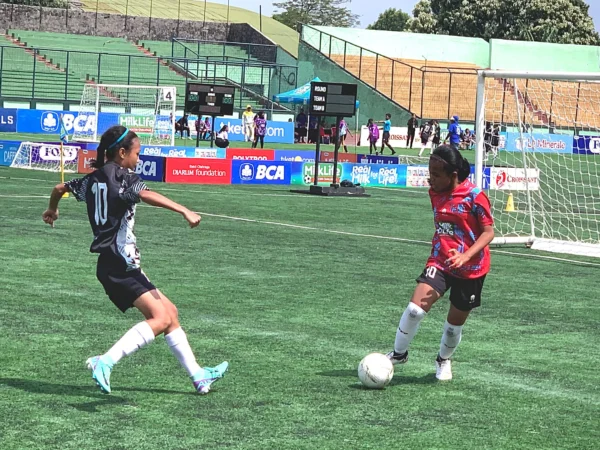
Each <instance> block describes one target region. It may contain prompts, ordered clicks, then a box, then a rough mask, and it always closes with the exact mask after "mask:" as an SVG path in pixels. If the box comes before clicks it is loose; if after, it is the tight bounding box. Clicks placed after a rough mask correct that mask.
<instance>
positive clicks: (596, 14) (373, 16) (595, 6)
mask: <svg viewBox="0 0 600 450" xmlns="http://www.w3.org/2000/svg"><path fill="white" fill-rule="evenodd" d="M209 1H212V2H214V3H224V4H227V1H228V0H209ZM276 1H277V0H276ZM278 1H283V0H278ZM417 2H418V0H383V1H379V2H376V5H377V6H374V5H373V2H372V0H350V2H349V3H348V6H349V7H350V9H351V10H352V12H354V13H355V14H358V15H359V16H360V27H361V28H366V27H367V25H369V24H371V23H373V22H375V21H376V20H377V17H378V16H379V14H380V13H382V12H383V11H385V10H386V9H387V8H400V9H401V10H402V11H404V12H406V13H408V14H410V15H412V10H413V8H414V7H415V4H417ZM229 3H230V5H231V6H238V7H240V8H245V9H250V10H252V11H256V12H258V8H259V6H261V5H262V12H263V14H265V15H268V16H270V15H272V14H273V13H274V12H275V8H274V7H273V4H272V3H271V2H267V1H265V0H229ZM586 3H587V4H588V5H590V15H591V16H592V19H593V20H594V25H595V26H596V30H598V31H600V0H587V1H586Z"/></svg>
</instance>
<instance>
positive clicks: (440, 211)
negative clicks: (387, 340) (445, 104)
mask: <svg viewBox="0 0 600 450" xmlns="http://www.w3.org/2000/svg"><path fill="white" fill-rule="evenodd" d="M470 172H471V167H470V165H469V162H468V161H467V160H466V159H465V158H463V156H462V155H461V153H460V152H459V151H458V150H456V149H455V148H452V147H450V146H448V145H442V146H440V147H438V148H436V149H435V150H434V151H433V154H432V155H431V157H430V159H429V184H430V186H431V188H430V189H429V197H430V199H431V206H432V208H433V220H434V224H435V233H434V235H433V240H432V250H431V255H430V256H429V259H428V260H427V264H426V265H425V270H424V271H423V273H422V274H421V276H419V278H417V287H416V289H415V291H414V293H413V295H412V298H411V300H410V303H409V304H408V307H407V308H406V310H405V311H404V313H403V314H402V317H401V319H400V324H399V326H398V330H397V332H396V340H395V342H394V351H392V352H390V353H388V354H387V357H388V358H389V359H390V360H391V361H392V363H393V364H403V363H405V362H406V361H407V360H408V346H409V345H410V342H411V341H412V339H413V338H414V336H415V335H416V334H417V330H418V328H419V324H420V323H421V320H423V318H424V317H425V315H426V314H427V313H428V312H429V310H430V309H431V307H432V306H433V304H434V303H435V302H436V301H438V300H439V299H440V298H441V297H442V296H443V295H444V294H445V293H446V291H448V290H449V291H450V310H449V311H448V316H447V319H446V323H445V324H444V331H443V333H442V341H441V343H440V351H439V353H438V356H437V358H436V378H437V379H438V380H450V379H452V367H451V363H450V357H451V356H452V354H453V353H454V351H455V350H456V347H457V346H458V344H459V343H460V340H461V334H462V328H463V325H464V324H465V322H466V320H467V318H468V317H469V313H470V312H471V310H472V309H473V308H476V307H478V306H479V305H480V304H481V291H482V288H483V282H484V280H485V276H486V275H487V273H488V272H489V270H490V251H489V247H488V245H489V243H490V242H491V241H492V239H493V238H494V219H493V218H492V213H491V212H490V201H489V199H488V198H487V196H486V195H485V194H484V193H483V191H482V190H481V189H479V188H478V187H476V186H475V185H474V184H473V183H471V182H470V181H469V180H468V177H469V174H470Z"/></svg>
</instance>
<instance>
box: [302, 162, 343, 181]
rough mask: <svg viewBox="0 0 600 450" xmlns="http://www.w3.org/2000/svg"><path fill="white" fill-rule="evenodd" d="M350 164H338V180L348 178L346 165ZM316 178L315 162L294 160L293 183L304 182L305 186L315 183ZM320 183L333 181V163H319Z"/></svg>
mask: <svg viewBox="0 0 600 450" xmlns="http://www.w3.org/2000/svg"><path fill="white" fill-rule="evenodd" d="M348 165H349V164H347V163H346V164H338V171H337V181H338V182H340V181H341V180H343V179H345V178H347V176H346V175H347V174H346V166H348ZM314 179H315V163H314V162H293V163H292V179H291V184H302V185H305V186H308V185H311V184H313V182H314ZM318 183H319V184H324V185H329V184H331V183H333V164H331V163H319V173H318Z"/></svg>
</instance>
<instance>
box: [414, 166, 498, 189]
mask: <svg viewBox="0 0 600 450" xmlns="http://www.w3.org/2000/svg"><path fill="white" fill-rule="evenodd" d="M490 169H491V168H490V167H484V168H483V189H484V190H487V189H489V188H490ZM469 180H470V181H471V183H475V166H471V175H469ZM406 186H407V187H427V188H428V187H429V166H408V168H407V170H406Z"/></svg>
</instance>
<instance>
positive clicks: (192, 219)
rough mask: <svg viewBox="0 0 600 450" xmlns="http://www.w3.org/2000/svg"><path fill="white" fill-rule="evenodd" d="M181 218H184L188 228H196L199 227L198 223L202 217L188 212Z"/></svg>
mask: <svg viewBox="0 0 600 450" xmlns="http://www.w3.org/2000/svg"><path fill="white" fill-rule="evenodd" d="M183 217H185V220H187V221H188V223H189V224H190V228H196V227H197V226H198V225H200V221H201V220H202V217H200V216H199V215H198V214H196V213H195V212H193V211H189V210H188V211H186V212H185V213H184V214H183Z"/></svg>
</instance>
